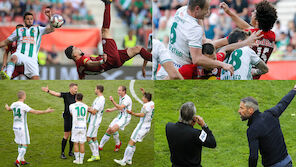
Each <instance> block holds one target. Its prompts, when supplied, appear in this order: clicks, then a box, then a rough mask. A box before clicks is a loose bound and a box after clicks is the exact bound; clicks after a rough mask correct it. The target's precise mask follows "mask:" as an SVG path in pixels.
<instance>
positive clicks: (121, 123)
mask: <svg viewBox="0 0 296 167" xmlns="http://www.w3.org/2000/svg"><path fill="white" fill-rule="evenodd" d="M130 121H131V116H128V117H127V118H126V117H121V118H120V119H118V117H116V118H114V119H113V121H112V122H111V123H110V125H109V128H112V127H113V126H114V125H115V124H117V125H118V126H119V129H120V130H124V128H125V127H126V126H127V125H128V124H129V123H130Z"/></svg>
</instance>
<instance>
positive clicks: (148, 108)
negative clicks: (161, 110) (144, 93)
mask: <svg viewBox="0 0 296 167" xmlns="http://www.w3.org/2000/svg"><path fill="white" fill-rule="evenodd" d="M141 113H144V114H145V116H144V117H141V118H140V122H139V124H142V125H141V127H150V126H151V121H152V118H153V115H154V102H153V101H150V102H148V103H145V104H144V105H143V107H142V109H141Z"/></svg>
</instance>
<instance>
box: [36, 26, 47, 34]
mask: <svg viewBox="0 0 296 167" xmlns="http://www.w3.org/2000/svg"><path fill="white" fill-rule="evenodd" d="M38 28H39V31H40V34H41V35H44V34H46V27H41V26H38Z"/></svg>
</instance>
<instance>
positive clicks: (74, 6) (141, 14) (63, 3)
mask: <svg viewBox="0 0 296 167" xmlns="http://www.w3.org/2000/svg"><path fill="white" fill-rule="evenodd" d="M47 7H50V8H51V10H52V13H53V14H60V15H62V16H63V18H64V19H65V21H66V23H65V24H64V25H63V27H62V28H59V29H56V31H55V32H54V33H52V34H49V35H44V36H43V37H42V42H41V48H40V51H39V55H38V58H39V64H40V77H41V79H50V80H55V79H71V80H72V79H78V75H77V72H76V66H75V64H74V62H73V61H72V60H69V59H67V58H66V56H65V55H64V49H65V48H66V47H67V46H70V45H74V46H78V47H80V48H81V49H82V50H83V52H84V53H85V54H86V55H98V49H99V47H98V45H99V43H100V42H101V35H100V29H101V26H102V23H103V14H104V9H105V6H104V3H103V2H102V1H100V0H0V41H2V40H5V39H6V38H7V37H8V36H9V35H10V34H11V33H12V32H13V31H14V30H15V26H16V25H17V24H23V14H24V13H25V12H26V11H29V12H32V13H33V14H34V19H35V25H41V26H46V25H47V24H48V19H47V17H46V16H45V15H44V10H45V8H47ZM151 27H152V7H151V1H150V0H113V2H112V5H111V26H110V28H111V33H112V36H113V38H114V40H115V41H116V44H117V47H118V49H124V48H126V47H133V46H136V45H141V46H143V47H144V48H146V47H147V40H148V35H149V33H151V32H152V29H151ZM3 53H4V48H2V49H0V64H1V63H2V61H3ZM142 64H143V59H142V58H141V57H140V56H136V57H134V58H133V59H131V60H130V61H128V62H126V63H125V64H124V66H123V67H121V68H118V69H114V70H110V71H107V72H105V74H101V75H99V76H89V77H87V79H150V78H151V68H150V67H151V63H148V65H147V66H148V67H147V71H146V75H147V76H146V78H144V77H143V76H142V74H141V67H142ZM24 78H25V77H21V78H17V79H24Z"/></svg>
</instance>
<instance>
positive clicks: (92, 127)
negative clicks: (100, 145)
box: [86, 117, 102, 137]
mask: <svg viewBox="0 0 296 167" xmlns="http://www.w3.org/2000/svg"><path fill="white" fill-rule="evenodd" d="M101 122H102V117H99V119H98V120H96V122H92V121H91V122H90V123H89V124H88V128H87V133H86V136H87V137H97V135H98V129H99V127H100V125H101Z"/></svg>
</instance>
